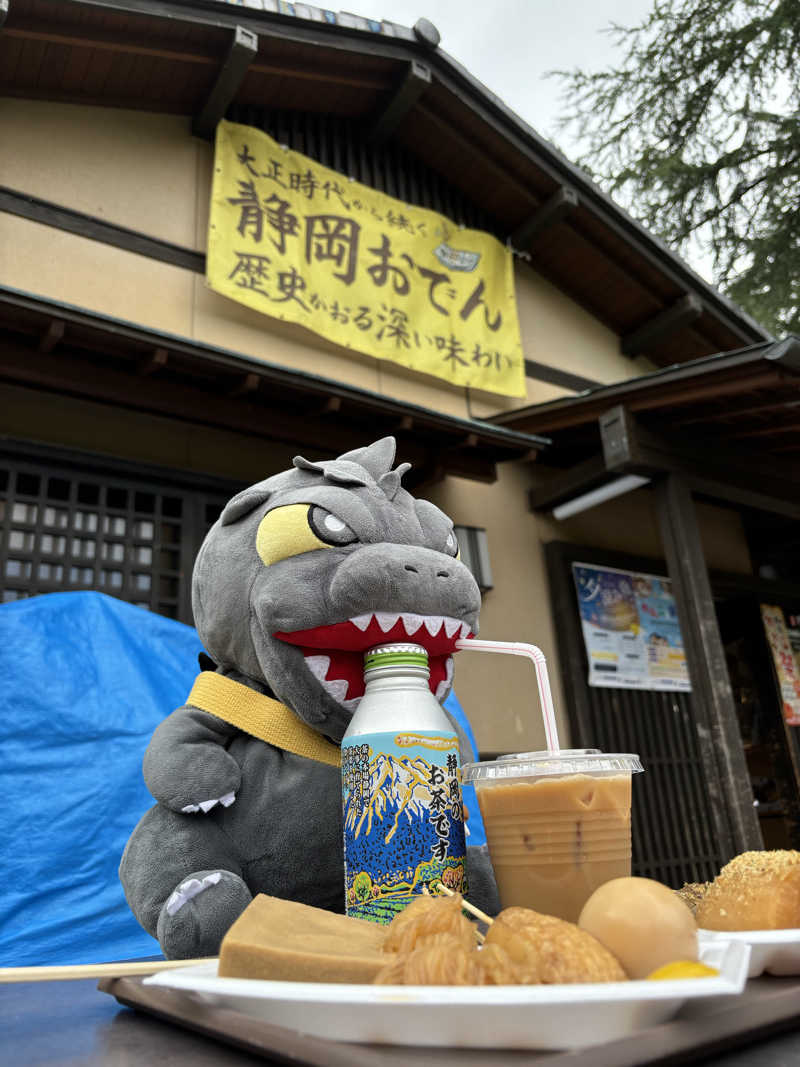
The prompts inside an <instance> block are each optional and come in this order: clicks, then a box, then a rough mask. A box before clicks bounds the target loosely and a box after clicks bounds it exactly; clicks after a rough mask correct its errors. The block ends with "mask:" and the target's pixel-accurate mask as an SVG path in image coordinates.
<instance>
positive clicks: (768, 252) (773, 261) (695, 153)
mask: <svg viewBox="0 0 800 1067" xmlns="http://www.w3.org/2000/svg"><path fill="white" fill-rule="evenodd" d="M609 32H610V33H611V34H612V36H613V37H614V39H615V41H616V43H617V44H618V46H619V47H620V50H621V53H622V56H623V58H622V60H621V62H620V63H619V64H618V65H616V66H615V67H614V69H608V70H603V71H599V72H596V73H588V72H585V71H580V70H574V71H554V72H552V73H553V74H554V75H555V76H557V77H559V78H561V79H562V80H563V84H564V101H565V109H564V110H565V115H566V116H567V117H565V118H563V119H562V120H561V127H562V128H572V130H573V131H575V132H576V133H577V134H578V135H580V136H581V137H583V138H585V141H586V144H587V145H588V146H589V147H588V151H587V152H586V153H585V154H584V155H583V156H582V157H581V158H580V159H579V160H578V164H579V165H580V166H582V167H583V168H584V169H585V170H586V171H587V172H588V173H589V174H590V175H591V177H592V178H593V179H594V180H595V181H597V182H598V183H599V184H600V185H601V186H603V187H604V188H605V189H606V190H607V191H608V192H609V193H611V194H612V195H613V196H614V197H615V199H617V200H618V201H619V202H620V203H621V204H622V205H623V206H624V207H626V208H627V209H628V210H629V211H630V213H631V214H632V215H634V217H636V218H638V219H639V220H640V221H641V222H642V223H643V224H644V225H645V226H646V227H647V228H648V229H650V230H651V231H652V232H654V233H656V234H659V235H660V236H661V237H663V238H664V240H665V241H666V242H667V243H668V244H669V245H671V246H672V247H674V248H676V249H680V250H682V251H683V252H684V253H686V251H687V249H689V248H690V247H692V246H694V247H695V248H697V249H698V250H699V251H701V252H702V253H703V254H705V255H710V257H711V259H712V262H713V269H714V274H715V281H716V282H717V284H718V285H719V286H720V288H722V289H723V290H724V291H725V292H727V294H728V295H729V296H730V297H731V298H732V299H733V300H735V301H736V302H737V303H739V304H740V305H741V306H742V307H743V308H745V309H746V310H747V311H749V312H750V314H751V315H753V316H754V317H755V318H756V319H758V320H759V321H760V322H761V323H762V324H763V325H764V326H766V327H767V328H768V329H771V330H772V331H773V332H776V333H783V332H786V331H791V332H800V0H654V4H653V8H652V11H651V12H650V14H649V15H648V16H647V18H646V19H645V20H644V21H643V22H642V23H641V24H640V25H638V26H634V27H630V28H625V27H622V26H618V25H613V26H612V27H610V29H609Z"/></svg>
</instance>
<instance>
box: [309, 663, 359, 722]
mask: <svg viewBox="0 0 800 1067" xmlns="http://www.w3.org/2000/svg"><path fill="white" fill-rule="evenodd" d="M305 661H306V666H307V667H308V669H309V670H310V671H311V673H312V674H313V675H314V677H315V678H317V679H318V680H319V682H320V683H321V685H322V688H323V689H324V690H325V692H326V693H330V695H331V696H332V697H333V699H334V700H336V701H338V702H339V703H340V704H341V705H342V706H343V707H345V708H347V710H348V711H355V710H356V708H357V707H358V702H359V700H360V699H361V697H350V699H349V700H346V699H345V698H346V696H347V682H346V681H345V680H344V679H343V678H334V679H332V680H331V681H328V680H327V679H326V677H325V675H326V674H327V673H328V670H329V668H330V665H331V657H330V656H306V657H305Z"/></svg>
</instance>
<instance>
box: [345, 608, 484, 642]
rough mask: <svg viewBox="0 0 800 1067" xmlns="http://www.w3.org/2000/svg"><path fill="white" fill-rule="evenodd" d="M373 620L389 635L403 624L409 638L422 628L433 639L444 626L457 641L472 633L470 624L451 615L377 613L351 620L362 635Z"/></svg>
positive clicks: (409, 612)
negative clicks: (394, 628)
mask: <svg viewBox="0 0 800 1067" xmlns="http://www.w3.org/2000/svg"><path fill="white" fill-rule="evenodd" d="M373 619H375V621H376V622H377V624H378V626H380V628H381V630H382V631H383V632H384V633H385V634H388V633H389V631H390V630H391V629H392V628H393V627H394V626H396V625H397V623H398V622H401V623H402V624H403V629H404V630H405V632H406V636H407V637H413V636H414V634H416V633H417V632H418V630H419V629H420V627H421V626H424V627H425V629H426V630H427V631H428V633H429V634H430V635H431V637H435V636H436V635H437V634H438V633H440V632H441V629H442V626H444V629H445V633H446V634H447V636H448V637H455V638H456V639H457V640H458V639H459V638H463V637H466V636H467V634H468V633H470V632H471V630H470V626H469V623H466V622H461V620H460V619H454V618H451V617H450V616H449V615H418V614H416V613H415V612H411V611H403V612H389V611H376V612H374V613H367V614H365V615H356V616H354V617H353V618H352V619H350V622H351V623H352V624H353V626H355V627H357V628H358V629H359V630H361V632H362V633H365V632H366V630H367V629H368V628H369V624H370V623H371V622H372V620H373Z"/></svg>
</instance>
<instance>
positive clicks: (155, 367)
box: [139, 348, 168, 377]
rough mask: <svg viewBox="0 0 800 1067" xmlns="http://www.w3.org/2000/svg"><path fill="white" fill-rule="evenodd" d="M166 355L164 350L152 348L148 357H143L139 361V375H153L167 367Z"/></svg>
mask: <svg viewBox="0 0 800 1067" xmlns="http://www.w3.org/2000/svg"><path fill="white" fill-rule="evenodd" d="M167 359H168V353H167V350H166V348H154V349H153V351H152V352H151V353H150V355H149V356H144V357H143V358H142V359H141V360H140V361H139V373H140V374H141V375H143V376H145V377H147V376H148V375H150V374H155V373H156V371H160V370H162V369H163V368H164V367H166V365H167Z"/></svg>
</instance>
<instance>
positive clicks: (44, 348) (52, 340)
mask: <svg viewBox="0 0 800 1067" xmlns="http://www.w3.org/2000/svg"><path fill="white" fill-rule="evenodd" d="M65 328H66V324H65V323H64V321H63V320H62V319H53V320H52V322H51V323H50V324H49V326H48V327H47V329H46V330H45V332H44V333H43V334H42V337H41V340H40V341H39V351H40V352H52V351H53V349H54V348H55V347H56V345H57V344H58V343H59V341H61V340H62V338H63V337H64V330H65Z"/></svg>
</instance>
